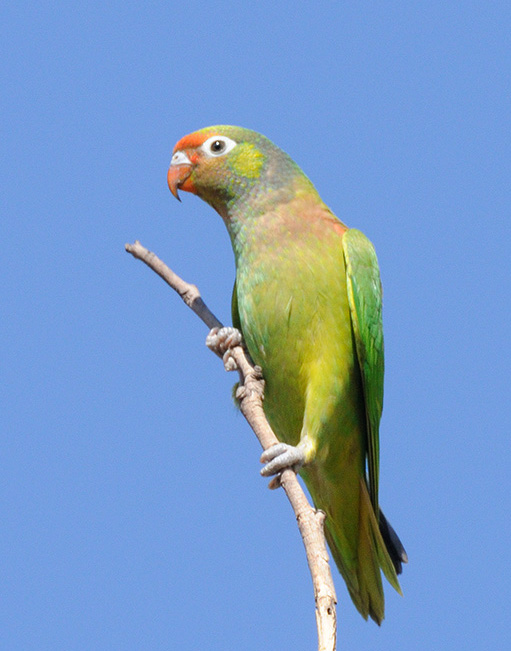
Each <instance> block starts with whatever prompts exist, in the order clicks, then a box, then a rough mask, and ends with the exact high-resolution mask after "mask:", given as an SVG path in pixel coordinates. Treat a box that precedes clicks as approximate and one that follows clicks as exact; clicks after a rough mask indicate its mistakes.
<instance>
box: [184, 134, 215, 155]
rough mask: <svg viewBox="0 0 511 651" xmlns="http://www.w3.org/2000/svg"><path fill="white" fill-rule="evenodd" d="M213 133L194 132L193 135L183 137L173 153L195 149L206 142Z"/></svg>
mask: <svg viewBox="0 0 511 651" xmlns="http://www.w3.org/2000/svg"><path fill="white" fill-rule="evenodd" d="M214 133H215V132H214V131H207V132H204V131H195V132H194V133H189V134H188V135H187V136H183V138H181V140H180V141H179V142H177V143H176V146H175V147H174V151H175V152H176V151H180V150H181V149H196V148H197V147H200V146H201V145H202V144H203V143H204V142H206V140H207V139H208V138H209V137H210V136H212V135H213V134H214Z"/></svg>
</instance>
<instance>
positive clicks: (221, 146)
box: [201, 135, 236, 156]
mask: <svg viewBox="0 0 511 651" xmlns="http://www.w3.org/2000/svg"><path fill="white" fill-rule="evenodd" d="M233 147H236V143H235V141H234V140H232V139H231V138H228V137H227V136H219V135H218V136H217V135H215V136H211V137H210V138H208V139H207V140H206V141H205V142H204V143H203V144H202V145H201V149H202V151H203V152H204V154H206V156H224V155H225V154H227V153H229V152H230V151H231V149H232V148H233Z"/></svg>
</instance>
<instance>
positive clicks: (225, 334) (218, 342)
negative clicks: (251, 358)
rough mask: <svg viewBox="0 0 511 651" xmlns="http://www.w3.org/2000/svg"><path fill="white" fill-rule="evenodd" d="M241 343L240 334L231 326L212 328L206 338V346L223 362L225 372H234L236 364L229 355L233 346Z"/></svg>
mask: <svg viewBox="0 0 511 651" xmlns="http://www.w3.org/2000/svg"><path fill="white" fill-rule="evenodd" d="M242 341H243V338H242V336H241V332H240V331H239V330H238V329H237V328H233V327H232V326H228V327H223V328H212V329H211V330H210V332H209V334H208V336H207V337H206V346H207V347H208V348H209V349H210V350H212V351H213V352H214V353H216V354H217V355H218V356H219V357H222V359H223V360H224V366H225V370H226V371H234V370H236V363H235V361H234V359H233V358H232V357H231V355H230V351H231V349H232V348H234V347H235V346H240V345H241V343H242Z"/></svg>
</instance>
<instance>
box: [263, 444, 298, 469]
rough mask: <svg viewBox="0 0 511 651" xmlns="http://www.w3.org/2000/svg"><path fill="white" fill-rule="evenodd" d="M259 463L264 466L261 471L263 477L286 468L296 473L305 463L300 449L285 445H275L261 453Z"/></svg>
mask: <svg viewBox="0 0 511 651" xmlns="http://www.w3.org/2000/svg"><path fill="white" fill-rule="evenodd" d="M261 463H265V464H266V465H265V466H264V468H263V469H262V470H261V475H262V476H263V477H269V476H270V475H276V474H278V473H279V472H282V470H285V469H286V468H293V470H295V471H298V470H300V468H301V467H302V466H303V464H304V463H305V453H304V451H303V450H302V448H300V447H295V446H294V445H288V444H287V443H277V444H276V445H272V447H271V448H268V449H267V450H265V451H264V452H263V454H262V455H261Z"/></svg>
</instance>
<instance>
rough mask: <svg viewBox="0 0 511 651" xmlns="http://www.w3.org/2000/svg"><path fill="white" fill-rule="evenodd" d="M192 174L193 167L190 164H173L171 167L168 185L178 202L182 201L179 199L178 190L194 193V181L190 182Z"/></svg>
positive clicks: (168, 174)
mask: <svg viewBox="0 0 511 651" xmlns="http://www.w3.org/2000/svg"><path fill="white" fill-rule="evenodd" d="M191 173H192V166H191V165H190V164H183V165H173V164H171V166H170V167H169V171H168V173H167V183H168V184H169V189H170V191H171V192H172V194H173V195H174V196H175V197H176V199H177V200H178V201H181V199H180V198H179V194H178V190H180V189H182V190H185V191H186V192H194V190H195V188H194V186H193V183H192V181H191V180H188V179H189V176H190V174H191ZM187 181H188V183H187Z"/></svg>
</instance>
